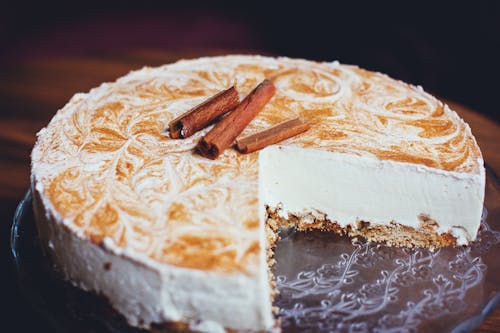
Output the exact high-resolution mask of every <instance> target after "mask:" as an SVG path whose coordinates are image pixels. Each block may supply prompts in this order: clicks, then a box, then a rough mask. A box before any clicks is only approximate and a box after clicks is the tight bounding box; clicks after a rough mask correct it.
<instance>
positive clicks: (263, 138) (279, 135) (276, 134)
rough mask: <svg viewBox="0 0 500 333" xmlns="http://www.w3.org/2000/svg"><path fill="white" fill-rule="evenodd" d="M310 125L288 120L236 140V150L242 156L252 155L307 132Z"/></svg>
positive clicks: (297, 120)
mask: <svg viewBox="0 0 500 333" xmlns="http://www.w3.org/2000/svg"><path fill="white" fill-rule="evenodd" d="M309 128H311V124H309V123H306V122H303V121H302V120H300V119H299V118H295V119H290V120H287V121H284V122H282V123H279V124H278V125H276V126H273V127H271V128H268V129H266V130H263V131H261V132H258V133H255V134H252V135H249V136H246V137H244V138H241V139H237V140H236V148H237V149H238V150H239V151H240V152H241V153H243V154H247V153H252V152H254V151H256V150H259V149H262V148H265V147H267V146H269V145H272V144H275V143H278V142H280V141H283V140H285V139H288V138H291V137H292V136H295V135H297V134H300V133H302V132H305V131H307V130H308V129H309Z"/></svg>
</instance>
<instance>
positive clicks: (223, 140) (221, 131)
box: [196, 80, 276, 159]
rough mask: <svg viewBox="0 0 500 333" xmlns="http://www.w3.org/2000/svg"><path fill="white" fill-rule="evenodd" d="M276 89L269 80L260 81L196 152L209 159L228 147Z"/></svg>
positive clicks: (215, 127) (208, 134)
mask: <svg viewBox="0 0 500 333" xmlns="http://www.w3.org/2000/svg"><path fill="white" fill-rule="evenodd" d="M275 91H276V88H275V87H274V84H273V83H272V82H271V81H269V80H264V81H262V82H261V83H260V84H259V85H258V86H257V87H256V88H255V89H254V90H252V92H251V93H250V94H248V96H247V97H245V99H243V101H242V102H241V103H240V105H238V106H237V107H236V108H235V109H234V110H233V111H232V112H231V113H229V114H228V115H227V116H226V117H225V118H224V119H222V120H221V121H220V122H219V123H218V124H217V125H215V126H214V128H212V130H210V132H208V133H207V135H205V137H204V138H203V139H201V141H200V142H198V145H197V146H196V148H197V150H198V152H199V153H200V154H201V155H203V156H205V157H208V158H210V159H215V158H217V156H219V155H220V154H222V152H223V151H224V150H225V149H226V148H227V147H229V146H230V145H231V144H232V143H233V141H234V139H236V137H237V136H238V135H239V134H240V133H241V132H242V131H243V129H245V127H246V126H247V125H248V123H249V122H250V121H251V120H252V119H253V118H255V116H256V115H257V114H258V113H259V112H260V110H262V108H264V106H265V105H266V103H267V102H268V101H269V100H270V99H271V97H273V95H274V93H275Z"/></svg>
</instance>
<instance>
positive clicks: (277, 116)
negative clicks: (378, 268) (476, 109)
mask: <svg viewBox="0 0 500 333" xmlns="http://www.w3.org/2000/svg"><path fill="white" fill-rule="evenodd" d="M264 79H268V80H270V81H272V82H273V83H274V86H275V87H276V93H275V95H274V96H273V97H272V99H271V100H270V101H269V102H268V103H267V104H266V105H265V107H264V108H263V109H262V110H261V111H260V113H258V115H257V116H256V117H255V118H254V119H253V120H252V121H251V122H250V124H249V125H248V126H247V127H246V128H245V129H244V131H243V133H242V134H241V136H246V135H250V134H253V133H256V132H259V131H261V130H264V129H267V128H269V127H271V126H273V125H276V124H278V123H281V122H282V121H285V120H288V119H292V118H296V117H299V118H300V119H303V120H305V121H307V122H308V123H309V124H310V126H311V127H310V129H309V130H308V131H306V132H304V133H302V134H299V135H297V136H294V137H292V138H289V139H287V140H285V141H282V142H280V143H278V144H275V145H270V146H268V147H266V148H265V149H262V150H260V151H257V152H253V153H250V154H242V153H239V152H238V151H236V150H235V149H233V148H228V149H226V150H225V151H224V152H223V153H222V154H221V155H220V156H219V157H218V158H216V159H214V160H211V159H207V158H205V157H203V156H201V155H200V154H198V153H197V152H196V150H195V149H194V148H195V146H196V145H197V143H198V142H199V141H200V140H201V139H202V138H203V137H204V135H205V134H206V133H207V131H209V130H210V129H211V127H212V126H213V125H210V126H208V127H207V128H205V129H203V130H200V131H199V132H196V133H195V134H194V135H193V136H190V137H188V138H185V139H173V138H171V137H170V136H169V132H168V124H169V123H170V122H171V121H172V120H173V119H175V118H176V117H178V116H179V115H182V114H183V113H185V112H187V111H188V110H190V109H191V108H193V107H195V106H196V105H199V104H200V103H202V102H204V101H205V100H207V99H208V98H210V97H211V96H213V95H215V94H217V93H218V92H220V91H222V90H224V89H227V88H229V87H230V86H232V85H234V86H235V87H236V88H237V90H238V92H239V94H240V98H243V97H244V96H245V95H247V94H248V93H250V92H251V91H252V89H254V88H255V87H256V86H257V85H258V84H259V83H260V82H261V81H263V80H264ZM31 184H32V191H33V194H34V207H35V217H36V222H37V227H38V230H39V234H40V239H41V241H42V244H43V246H44V248H45V249H46V252H47V253H48V254H49V256H50V257H51V260H52V261H53V262H54V264H55V266H56V268H57V270H58V271H60V272H61V273H62V274H63V276H64V277H65V278H66V279H67V280H69V281H70V282H71V283H73V284H74V285H77V286H79V287H80V288H83V289H85V290H89V291H92V292H95V293H97V294H100V295H103V296H104V297H106V298H107V299H108V300H109V302H110V303H111V305H112V306H113V307H114V308H115V309H116V310H117V311H118V312H119V313H120V314H122V315H123V316H124V317H125V318H126V319H127V321H128V322H129V324H131V325H133V326H138V327H144V328H148V327H151V325H152V324H159V325H161V324H163V323H170V322H179V323H185V325H186V327H188V328H189V329H191V330H195V331H207V332H217V331H224V330H225V329H233V330H252V331H266V330H270V329H271V328H272V327H273V326H274V325H275V320H274V316H273V312H272V295H273V288H272V282H271V283H270V276H271V275H270V273H268V269H269V265H270V263H272V259H271V257H272V248H273V246H274V240H275V239H276V229H277V227H278V226H283V227H295V228H298V229H301V230H302V229H308V228H320V229H324V230H325V231H330V232H336V233H341V234H348V235H361V236H363V237H366V238H367V239H368V240H370V241H381V242H385V243H387V244H389V245H394V246H425V247H431V248H436V247H440V246H453V245H467V244H468V243H469V242H470V241H472V240H474V239H475V237H476V233H477V230H478V228H479V224H480V218H481V213H482V208H483V200H484V187H485V172H484V167H483V160H482V156H481V152H480V150H479V147H478V145H477V143H476V141H475V139H474V137H473V135H472V134H471V131H470V128H469V127H468V125H467V124H466V123H464V121H463V120H462V119H461V118H460V117H459V116H458V115H457V114H456V113H455V112H454V111H452V110H450V109H449V107H448V106H447V105H445V104H444V103H442V102H440V101H439V100H437V99H436V98H434V97H432V96H431V95H429V94H427V93H425V92H424V91H423V89H422V88H421V87H415V86H411V85H408V84H405V83H403V82H400V81H396V80H394V79H391V78H389V77H387V76H386V75H383V74H380V73H374V72H370V71H366V70H363V69H360V68H358V67H356V66H348V65H341V64H339V63H338V62H330V63H319V62H312V61H306V60H299V59H289V58H271V57H261V56H239V55H235V56H223V57H212V58H199V59H194V60H183V61H179V62H177V63H174V64H169V65H165V66H162V67H158V68H149V67H146V68H143V69H141V70H138V71H134V72H131V73H129V74H127V75H126V76H124V77H122V78H120V79H118V80H117V81H116V82H113V83H104V84H102V85H101V86H99V87H97V88H95V89H92V90H91V91H90V92H88V93H84V94H83V93H79V94H76V95H75V96H73V98H72V99H71V100H70V101H69V102H68V104H67V105H66V106H64V107H63V108H62V109H61V110H59V111H58V112H57V114H56V115H55V116H54V118H53V119H52V121H51V122H50V123H49V125H48V126H47V127H46V128H44V129H43V130H41V131H40V132H39V134H38V140H37V143H36V145H35V147H34V149H33V153H32V173H31Z"/></svg>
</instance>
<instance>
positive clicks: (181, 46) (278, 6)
mask: <svg viewBox="0 0 500 333" xmlns="http://www.w3.org/2000/svg"><path fill="white" fill-rule="evenodd" d="M144 50H148V52H151V50H153V51H158V52H159V53H158V54H162V53H161V52H168V53H170V54H174V55H176V54H179V55H188V56H189V55H193V56H196V55H204V54H218V53H236V52H242V53H261V54H269V55H285V56H290V57H302V58H308V59H314V60H329V61H330V60H339V61H340V62H343V63H351V64H357V65H360V66H362V67H365V68H367V69H371V70H376V71H381V72H385V73H387V74H389V75H390V76H392V77H395V78H397V79H401V80H404V81H407V82H410V83H413V84H419V85H422V86H423V87H424V88H425V89H426V90H427V91H429V92H431V93H433V94H436V95H438V96H441V97H445V98H447V99H449V100H452V101H456V102H459V103H461V104H464V105H466V106H468V107H470V108H472V109H474V110H475V111H477V112H479V113H482V114H483V115H485V116H487V117H489V118H490V119H493V120H495V121H498V120H499V115H500V110H499V109H500V108H499V106H498V100H499V96H500V83H499V78H500V65H499V61H500V1H463V2H460V1H433V2H430V1H429V2H426V1H411V2H410V1H389V2H387V1H366V2H360V1H355V2H347V1H344V2H331V1H324V2H317V1H312V0H307V1H297V2H295V1H287V2H284V1H279V2H272V1H269V0H268V1H261V0H254V1H251V2H249V1H231V2H229V1H201V0H200V1H194V0H187V1H175V2H173V1H172V2H170V1H161V2H160V1H127V0H124V1H97V0H87V1H26V0H15V1H8V2H5V1H4V2H2V3H1V4H0V115H3V116H4V119H8V118H9V117H10V116H11V113H13V112H18V113H20V112H23V111H22V110H23V105H24V104H22V103H23V101H22V96H21V95H19V96H21V97H19V96H17V95H16V96H13V95H12V94H11V93H10V91H13V90H12V89H14V88H12V87H11V86H10V85H9V84H10V82H11V81H13V80H14V79H17V78H18V76H19V75H21V74H22V75H24V76H26V77H28V78H29V76H30V71H29V68H31V67H30V66H32V65H33V64H37V63H39V62H40V61H43V60H44V59H55V60H52V61H55V62H57V61H59V60H58V59H68V58H70V59H71V58H73V57H79V58H82V57H83V58H85V57H94V59H95V58H96V57H97V58H99V59H109V58H113V59H120V58H127V57H128V58H127V59H130V57H131V54H137V52H143V51H144ZM160 57H161V56H160ZM156 62H158V63H162V58H159V59H156ZM20 64H21V65H20ZM144 65H148V63H140V61H139V62H138V63H137V67H142V66H144ZM19 66H21V67H19ZM33 66H35V65H33ZM18 68H24V69H23V70H18ZM26 68H28V70H26ZM19 73H21V74H19ZM121 74H125V70H124V72H123V73H121ZM88 75H89V77H92V73H91V72H89V73H88ZM80 79H82V78H80ZM83 79H85V78H83ZM54 80H56V77H54ZM57 80H61V79H60V78H57ZM71 80H72V78H68V77H66V78H64V79H63V80H62V81H63V85H64V86H62V87H61V88H60V89H67V90H68V97H67V98H69V96H71V94H72V93H74V92H76V91H73V89H76V88H72V87H69V88H68V87H67V86H68V84H70V83H71ZM85 82H87V81H85ZM88 82H91V84H90V83H89V87H88V88H90V86H92V85H96V84H97V83H98V82H92V81H91V80H89V81H88ZM11 88H12V89H11ZM21 88H22V87H21ZM39 88H40V93H39V95H40V96H42V95H43V94H50V91H48V92H46V91H44V90H43V89H44V87H39ZM9 89H10V90H9ZM16 89H17V90H16V91H19V90H20V88H19V87H17V88H16ZM21 90H22V89H21ZM42 97H43V96H42ZM63 104H64V101H59V100H58V101H57V102H55V103H54V104H50V105H49V104H47V105H49V106H47V105H45V108H49V109H50V110H48V111H45V112H46V113H47V114H45V115H43V117H46V118H47V120H48V119H50V116H51V112H52V111H51V110H52V109H53V113H55V112H56V110H57V108H59V107H62V106H63ZM31 107H32V106H31ZM12 116H14V115H12ZM44 119H45V118H44ZM45 121H46V120H43V122H45ZM27 126H28V125H27ZM37 126H38V125H37ZM35 130H36V129H33V130H32V131H33V133H34V132H35ZM30 140H31V138H27V139H25V142H26V143H30V144H31V141H30ZM30 144H27V145H26V147H25V148H26V149H25V150H26V154H24V155H26V156H24V155H23V156H18V157H17V158H19V159H21V158H22V159H24V160H25V161H26V162H25V164H26V167H28V165H29V157H28V153H29V149H30ZM0 148H2V149H4V150H5V151H7V149H9V147H6V146H5V147H4V146H1V147H0ZM3 153H4V152H2V154H3ZM24 160H22V161H24ZM23 163H24V162H23ZM8 169H9V168H8V167H7V166H6V167H5V168H2V170H3V171H2V172H5V170H8ZM26 178H27V176H26ZM26 181H28V180H27V179H26ZM7 190H8V189H7ZM7 190H6V191H7ZM21 196H22V193H18V194H17V193H16V195H15V196H14V197H16V198H17V197H18V198H17V199H15V200H14V199H10V200H11V202H7V203H6V204H2V206H1V212H0V213H1V214H2V218H3V221H2V225H1V232H0V235H1V237H2V238H1V240H0V241H1V247H2V248H1V249H2V254H1V256H2V257H1V259H2V261H1V263H2V264H4V263H8V261H9V254H8V242H7V239H8V228H9V226H10V221H11V216H12V214H13V208H14V207H15V204H16V203H17V201H18V199H20V197H21ZM10 198H12V196H10ZM3 278H4V279H5V280H6V281H5V282H4V283H3V284H2V286H3V287H4V288H2V293H1V295H2V297H1V299H2V301H0V302H2V303H4V304H5V305H8V310H7V312H3V315H4V316H5V319H3V320H2V328H0V331H5V332H14V331H16V332H31V331H34V330H35V329H36V330H37V331H38V332H45V331H48V329H47V327H46V326H44V324H43V323H42V322H41V321H39V320H38V319H36V316H34V315H33V314H32V312H31V310H30V309H29V307H27V306H26V305H25V304H24V303H23V302H22V300H21V296H20V295H19V293H18V291H17V289H16V283H15V276H14V275H13V274H12V272H11V270H10V269H9V270H8V272H7V273H5V274H4V276H3ZM4 308H5V307H4ZM3 328H6V330H4V329H3Z"/></svg>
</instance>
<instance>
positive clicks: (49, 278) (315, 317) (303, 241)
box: [11, 170, 500, 333]
mask: <svg viewBox="0 0 500 333" xmlns="http://www.w3.org/2000/svg"><path fill="white" fill-rule="evenodd" d="M486 184H487V185H486V199H485V209H484V212H483V219H482V227H481V230H480V232H479V236H478V239H477V241H476V242H474V243H473V244H472V245H471V246H470V247H467V248H445V249H440V250H437V251H435V252H432V251H429V250H426V249H420V248H419V249H407V248H391V247H386V246H383V245H378V244H367V243H366V242H365V241H364V240H362V239H348V238H346V237H338V236H335V235H331V234H328V233H322V232H317V231H312V232H306V233H304V232H295V231H292V230H284V231H282V234H281V236H282V240H281V241H279V242H278V245H277V248H276V259H277V264H276V266H275V267H274V269H273V272H274V274H275V276H276V281H277V286H278V289H279V290H280V295H279V296H278V297H277V299H276V302H275V303H276V305H277V306H278V307H279V308H280V311H279V317H280V318H281V326H282V328H283V331H284V332H352V333H354V332H356V333H361V332H454V333H455V332H468V331H471V330H473V329H474V328H475V327H477V326H478V325H479V324H480V323H481V322H482V321H483V320H484V319H485V318H486V316H487V315H488V314H489V313H490V312H491V311H493V309H495V308H496V306H498V305H499V304H500V260H499V257H500V231H499V230H500V185H499V182H498V179H497V177H496V176H495V175H494V174H493V173H492V172H491V171H489V170H488V172H487V181H486ZM11 236H12V238H11V247H12V253H13V256H14V259H15V263H16V267H17V270H18V276H19V283H20V286H21V288H22V290H23V291H24V294H25V296H26V297H27V298H28V300H29V301H30V302H31V303H32V304H33V305H34V307H35V308H36V309H37V310H38V311H39V312H40V313H41V314H42V315H43V316H44V317H45V318H46V319H47V320H48V321H49V322H50V323H51V325H52V326H53V327H54V328H55V329H57V330H58V331H61V332H69V331H71V332H88V331H92V332H142V331H141V330H138V329H135V328H131V327H129V326H127V325H126V324H125V323H124V321H123V319H122V318H120V316H117V315H116V313H114V312H113V311H112V310H111V309H110V307H109V306H108V305H107V304H106V303H105V302H102V301H101V300H100V299H98V298H97V297H96V296H94V295H91V294H88V293H85V292H83V291H80V290H78V289H76V288H74V287H70V286H69V285H68V284H66V283H62V282H61V281H60V280H59V279H58V278H57V277H55V276H54V275H53V273H52V271H51V269H50V267H49V266H48V265H46V264H44V263H46V260H44V259H45V258H44V257H43V255H42V254H41V250H40V247H39V244H38V239H37V235H36V228H35V227H34V221H33V212H32V209H31V194H30V193H29V192H28V194H27V195H26V197H25V198H24V200H23V201H22V202H21V203H20V204H19V207H18V209H17V211H16V215H15V217H14V223H13V226H12V235H11Z"/></svg>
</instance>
